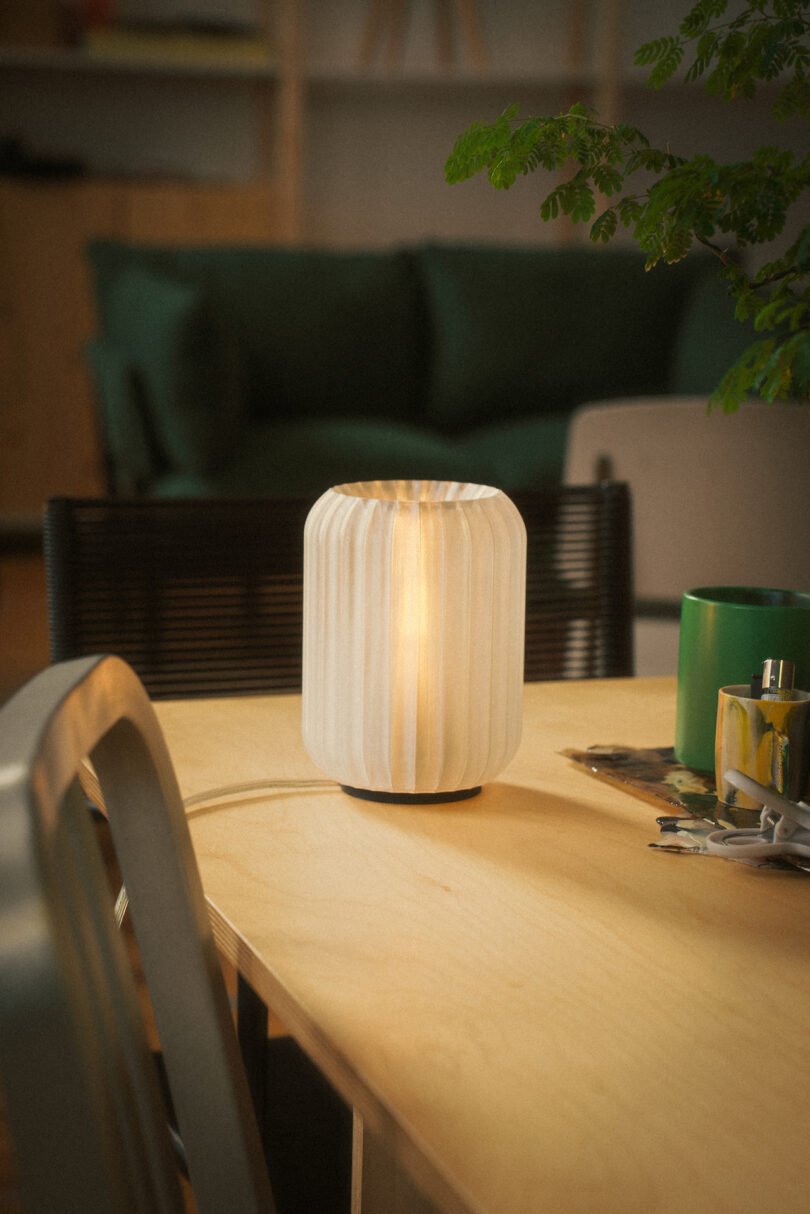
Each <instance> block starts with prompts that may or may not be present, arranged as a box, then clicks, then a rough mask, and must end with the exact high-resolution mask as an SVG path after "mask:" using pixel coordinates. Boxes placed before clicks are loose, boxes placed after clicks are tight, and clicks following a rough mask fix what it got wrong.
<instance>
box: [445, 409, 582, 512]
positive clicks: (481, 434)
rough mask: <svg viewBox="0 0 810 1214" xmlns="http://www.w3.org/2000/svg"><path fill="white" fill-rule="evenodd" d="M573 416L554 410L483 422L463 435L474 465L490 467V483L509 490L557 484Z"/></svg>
mask: <svg viewBox="0 0 810 1214" xmlns="http://www.w3.org/2000/svg"><path fill="white" fill-rule="evenodd" d="M570 420H571V419H570V416H569V415H568V414H567V413H554V414H549V415H548V416H544V417H525V418H518V419H517V420H514V421H509V420H507V421H505V422H503V423H502V424H501V425H490V426H481V427H480V428H479V429H476V430H473V431H472V432H471V433H469V434H465V435H463V436H462V437H461V438H460V443H461V446H462V449H463V451H464V455H465V458H466V459H468V460H469V463H470V465H471V466H480V465H484V466H485V467H487V468H488V470H489V471H488V476H489V483H490V484H492V485H496V486H497V487H498V488H499V489H503V490H505V492H506V493H509V492H510V491H512V490H517V489H542V488H544V487H546V486H550V485H558V484H559V483H560V482H561V480H562V473H563V464H564V462H565V443H566V439H567V437H568V425H569V422H570Z"/></svg>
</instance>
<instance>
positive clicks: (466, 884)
mask: <svg viewBox="0 0 810 1214" xmlns="http://www.w3.org/2000/svg"><path fill="white" fill-rule="evenodd" d="M156 707H157V711H158V715H159V717H160V721H161V724H162V726H163V728H164V731H165V734H166V738H167V741H168V744H169V749H170V751H171V754H172V758H173V760H174V763H175V767H176V770H177V772H178V776H179V780H180V785H181V789H182V792H183V794H184V796H186V797H189V796H193V795H195V794H199V793H201V792H203V791H205V790H209V789H216V788H219V787H221V786H227V785H232V784H238V783H242V782H250V781H259V780H268V781H271V782H272V781H280V780H289V781H307V780H310V779H318V778H319V776H320V773H319V772H317V771H316V769H315V768H314V766H313V765H312V763H311V761H310V760H309V759H308V757H307V755H306V752H305V751H304V748H303V744H302V742H301V737H300V700H299V699H298V697H295V696H280V697H252V698H248V699H229V700H208V701H187V702H179V701H178V702H163V703H159V704H158V705H157V706H156ZM674 716H675V683H674V680H670V679H627V680H610V681H593V682H569V683H545V684H544V683H536V684H529V685H527V687H526V695H525V716H524V729H523V741H522V743H521V746H520V749H519V751H518V754H517V756H516V758H515V759H514V760H513V762H512V763H511V764H510V766H509V767H508V768H507V770H506V771H505V773H504V774H503V776H502V778H501V779H499V780H498V781H497V782H495V783H493V784H491V785H489V786H487V787H486V788H485V789H484V791H483V792H482V793H481V795H480V796H479V797H477V798H475V799H474V800H471V801H466V802H460V803H457V804H454V805H448V806H428V807H418V806H390V805H380V804H375V803H371V802H365V801H360V800H356V799H353V798H350V797H348V796H347V795H345V794H343V793H342V792H340V791H339V790H337V789H335V788H329V787H324V788H313V789H308V788H303V787H302V788H296V787H294V786H293V787H287V788H284V787H282V786H278V787H272V788H269V789H266V790H264V791H259V792H252V793H247V794H242V795H231V796H223V797H221V798H220V799H217V800H214V801H212V802H211V803H210V804H208V805H197V806H195V807H191V808H190V809H189V818H190V825H191V831H192V837H193V840H194V845H195V849H196V853H197V858H198V861H199V865H200V869H201V873H202V880H203V885H204V888H205V891H206V895H207V897H208V899H209V902H210V906H211V914H212V918H213V923H214V929H215V935H216V937H217V940H218V943H219V945H220V947H221V948H222V949H223V951H224V952H225V953H226V954H227V955H228V956H229V957H230V958H231V960H233V961H234V962H235V963H236V965H237V966H238V967H239V969H240V970H241V972H242V973H243V974H244V976H245V977H246V978H247V979H248V981H249V982H250V983H251V984H252V985H253V986H254V988H255V989H256V991H257V992H258V994H259V995H261V997H262V998H263V999H265V1000H266V1001H267V1003H268V1004H269V1006H270V1007H272V1008H273V1009H274V1010H275V1011H276V1012H278V1014H279V1015H280V1016H281V1017H282V1019H283V1020H284V1022H285V1023H286V1024H287V1026H288V1027H289V1029H290V1030H291V1032H292V1033H293V1034H294V1035H295V1036H296V1037H297V1038H298V1040H299V1041H300V1042H301V1044H302V1045H303V1046H304V1048H305V1049H306V1050H307V1051H308V1052H309V1053H310V1054H311V1056H312V1057H313V1059H314V1060H315V1061H316V1063H317V1064H318V1065H319V1066H320V1067H321V1068H322V1070H323V1071H324V1073H325V1074H326V1075H327V1077H328V1078H329V1079H330V1080H331V1081H332V1082H333V1083H334V1084H335V1086H336V1087H337V1088H338V1089H339V1090H340V1092H341V1093H342V1094H343V1096H344V1097H345V1098H346V1099H347V1100H348V1101H349V1102H350V1103H351V1104H352V1105H353V1106H354V1107H355V1108H356V1109H357V1110H359V1114H360V1115H361V1117H362V1123H363V1125H364V1126H366V1127H367V1130H368V1132H369V1133H370V1134H371V1135H373V1138H374V1141H377V1142H379V1143H382V1144H383V1145H384V1148H385V1149H386V1150H387V1151H388V1152H390V1155H391V1157H392V1158H393V1159H394V1160H395V1161H396V1163H397V1164H398V1165H400V1166H402V1167H403V1168H404V1169H405V1172H406V1173H407V1174H408V1175H409V1176H410V1177H412V1178H414V1179H415V1181H416V1182H417V1183H418V1185H419V1186H420V1188H421V1189H422V1190H424V1192H425V1193H426V1194H427V1195H428V1196H429V1198H430V1200H431V1201H432V1202H433V1203H434V1204H435V1206H436V1207H437V1208H438V1209H441V1210H447V1211H477V1212H481V1214H484V1212H485V1214H541V1212H546V1211H547V1212H549V1214H574V1212H575V1211H576V1212H578V1214H613V1212H615V1214H653V1212H655V1214H670V1212H671V1214H676V1212H677V1214H702V1212H705V1214H748V1212H750V1214H770V1212H771V1211H774V1212H776V1211H778V1212H779V1214H791V1212H797V1214H798V1212H799V1211H801V1214H806V1212H807V1210H808V1209H810V1179H808V1176H807V1169H806V1166H805V1161H806V1154H807V1134H808V1127H809V1126H810V964H808V955H809V953H810V879H809V878H808V876H807V875H806V874H799V873H783V872H778V871H775V870H762V869H755V868H752V867H748V866H744V865H741V864H737V863H733V862H731V861H725V860H721V859H715V858H710V857H705V856H689V855H683V856H681V855H672V854H670V853H667V852H661V851H657V850H654V849H651V848H650V847H649V846H648V844H649V843H651V842H653V841H655V840H656V839H658V838H659V835H658V828H657V826H656V823H655V817H656V813H657V812H660V811H657V810H656V807H655V806H654V805H652V804H650V803H648V802H646V801H644V800H642V799H640V798H638V797H636V796H634V795H632V794H630V793H628V792H626V791H623V790H621V789H618V788H616V787H613V786H612V785H610V784H608V783H606V782H604V781H602V780H599V779H598V778H596V777H595V776H593V775H592V774H590V773H589V772H588V771H586V770H584V769H583V768H582V767H580V766H579V765H577V764H575V763H573V762H572V761H571V760H570V759H568V758H566V757H565V756H564V755H562V754H561V751H563V750H564V749H566V748H571V747H574V748H582V749H584V748H586V747H587V746H589V745H592V744H604V743H617V744H626V745H630V746H666V745H670V744H671V742H672V739H673V736H674ZM392 1208H393V1207H392Z"/></svg>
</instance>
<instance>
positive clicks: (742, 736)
mask: <svg viewBox="0 0 810 1214" xmlns="http://www.w3.org/2000/svg"><path fill="white" fill-rule="evenodd" d="M750 691H751V688H750V686H749V684H748V683H737V684H736V685H734V686H731V687H721V688H720V691H719V692H718V696H717V731H716V734H715V774H716V777H717V795H718V797H719V799H720V800H721V801H724V802H725V804H726V805H733V806H736V807H737V808H738V809H759V808H760V806H761V804H762V803H761V802H760V801H755V800H754V799H753V798H752V797H749V796H748V795H747V794H746V793H744V792H740V790H739V789H737V788H735V787H734V785H733V784H730V783H729V782H728V780H726V778H725V773H726V772H727V771H728V770H729V768H735V769H736V770H737V771H741V772H742V773H743V775H746V776H750V777H751V779H752V780H756V781H757V783H758V784H764V785H765V787H766V788H774V789H776V791H777V792H779V793H782V794H783V795H784V796H786V797H789V798H790V800H791V801H800V800H802V799H803V798H804V797H805V795H806V794H807V781H808V773H809V772H810V693H808V692H806V691H797V692H794V695H795V696H796V698H795V699H792V700H755V699H752V698H751V694H750Z"/></svg>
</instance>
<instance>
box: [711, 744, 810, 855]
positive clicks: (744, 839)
mask: <svg viewBox="0 0 810 1214" xmlns="http://www.w3.org/2000/svg"><path fill="white" fill-rule="evenodd" d="M725 778H726V780H728V782H729V784H732V785H733V786H734V788H738V789H739V790H740V792H744V793H747V795H748V796H749V797H753V798H754V800H756V801H761V802H762V814H761V816H760V820H759V827H752V828H749V829H738V830H716V831H713V832H712V834H710V835H709V836H708V837H707V839H706V847H707V850H708V851H710V852H712V853H713V854H714V855H716V856H723V855H724V856H726V857H727V858H728V859H737V860H744V859H748V858H749V857H750V858H751V859H752V860H753V859H755V858H756V857H758V856H779V855H794V856H810V805H808V804H807V802H806V801H791V800H790V798H789V797H785V796H783V795H782V793H779V792H777V791H776V789H775V788H768V787H767V785H765V784H760V783H759V782H758V781H757V780H752V779H751V777H750V776H746V775H744V774H743V773H742V772H741V771H737V769H736V768H734V767H732V768H730V769H729V770H728V771H727V772H726V773H725Z"/></svg>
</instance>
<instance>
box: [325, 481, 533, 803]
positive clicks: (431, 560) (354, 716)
mask: <svg viewBox="0 0 810 1214" xmlns="http://www.w3.org/2000/svg"><path fill="white" fill-rule="evenodd" d="M525 583H526V530H525V527H524V525H523V520H522V519H521V517H520V514H519V512H518V510H517V508H516V507H515V505H514V503H513V502H511V501H510V500H509V498H508V497H507V496H506V495H505V494H504V493H502V492H501V491H500V490H498V489H493V488H490V487H488V486H486V485H472V484H460V483H457V482H453V481H366V482H362V483H360V484H351V485H338V486H336V487H335V488H333V489H329V490H328V491H327V492H326V493H325V494H323V496H322V497H321V498H319V500H318V501H317V502H316V503H315V505H314V506H313V507H312V510H311V511H310V514H309V517H308V519H307V523H306V527H305V532H304V651H303V737H304V742H305V745H306V747H307V750H308V751H309V754H310V755H311V757H312V759H313V760H314V761H315V763H316V764H317V765H318V766H319V767H320V768H321V770H322V771H323V772H325V773H326V774H327V775H328V776H330V777H331V778H332V779H335V780H337V781H338V782H339V783H340V784H342V785H343V786H344V787H345V788H347V790H348V791H352V792H356V793H358V794H359V795H371V796H372V797H373V796H375V795H376V796H378V797H381V798H382V799H393V800H400V799H404V800H408V799H410V798H415V799H419V800H437V801H438V800H452V799H455V798H457V797H459V796H468V795H471V794H472V793H473V792H476V791H478V789H479V787H480V785H481V784H483V783H485V782H487V781H488V780H491V779H493V778H494V776H496V775H497V774H498V772H499V771H501V769H502V768H503V767H504V766H505V765H506V764H507V763H508V761H509V759H510V758H511V757H512V755H513V754H514V752H515V750H516V748H517V745H518V742H519V741H520V730H521V719H522V697H523V644H524V631H525Z"/></svg>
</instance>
